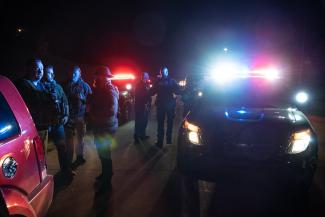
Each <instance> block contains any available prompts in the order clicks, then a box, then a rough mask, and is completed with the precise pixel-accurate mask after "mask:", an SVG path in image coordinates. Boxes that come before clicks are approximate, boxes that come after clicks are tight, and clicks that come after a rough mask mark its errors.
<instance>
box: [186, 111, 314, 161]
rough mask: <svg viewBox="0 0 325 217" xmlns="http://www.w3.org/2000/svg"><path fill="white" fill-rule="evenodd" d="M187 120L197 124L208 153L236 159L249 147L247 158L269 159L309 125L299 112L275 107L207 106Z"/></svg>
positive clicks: (282, 149) (281, 150)
mask: <svg viewBox="0 0 325 217" xmlns="http://www.w3.org/2000/svg"><path fill="white" fill-rule="evenodd" d="M188 120H189V121H190V122H191V123H194V124H196V125H198V126H199V127H200V129H201V135H202V139H203V141H204V143H205V144H206V145H207V147H208V149H209V150H210V151H211V153H215V154H218V153H219V154H220V153H222V154H224V155H228V154H238V156H234V157H235V158H236V159H237V158H240V157H243V151H242V149H243V147H245V148H247V150H248V147H249V150H250V151H248V152H247V155H248V156H246V157H249V158H252V159H255V160H266V159H269V158H271V157H272V156H275V155H276V153H279V152H284V151H285V148H286V146H287V145H288V141H289V139H290V137H291V135H292V133H293V132H295V131H296V130H299V129H304V128H308V127H310V124H309V122H308V120H307V118H306V117H305V116H304V114H303V113H302V112H300V111H296V110H291V109H275V108H252V109H249V108H234V107H232V108H209V109H206V110H201V111H197V112H193V113H192V114H190V115H189V117H188ZM220 150H223V151H224V152H225V153H223V152H222V151H220ZM236 150H241V151H240V152H237V151H236ZM245 150H246V149H245ZM245 153H246V152H245ZM256 153H258V154H256Z"/></svg>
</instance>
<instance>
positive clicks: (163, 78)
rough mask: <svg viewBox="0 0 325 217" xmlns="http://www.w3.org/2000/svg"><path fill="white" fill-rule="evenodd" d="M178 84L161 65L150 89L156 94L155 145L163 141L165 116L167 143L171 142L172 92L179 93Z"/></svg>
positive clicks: (173, 105) (173, 111)
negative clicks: (156, 125)
mask: <svg viewBox="0 0 325 217" xmlns="http://www.w3.org/2000/svg"><path fill="white" fill-rule="evenodd" d="M179 91H180V90H179V86H178V84H177V83H176V81H175V80H174V79H171V78H170V77H169V76H168V68H167V67H166V66H164V67H162V69H161V70H160V78H158V80H157V81H156V82H155V84H154V85H153V87H152V89H151V95H155V94H157V98H156V106H157V121H158V134H157V137H158V138H157V143H156V145H157V147H159V148H162V146H163V142H164V131H165V130H164V123H165V116H167V131H166V137H167V144H172V132H173V120H174V116H175V107H176V99H175V96H174V94H179Z"/></svg>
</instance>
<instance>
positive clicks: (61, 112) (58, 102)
mask: <svg viewBox="0 0 325 217" xmlns="http://www.w3.org/2000/svg"><path fill="white" fill-rule="evenodd" d="M43 86H44V88H45V90H46V92H47V93H49V94H50V95H51V97H52V100H53V101H54V102H55V106H56V115H57V120H58V123H60V122H61V120H62V119H63V118H64V117H66V116H69V103H68V99H67V97H66V95H65V93H64V91H63V89H62V87H61V85H59V84H58V83H57V82H56V81H55V80H53V81H52V82H48V81H44V82H43Z"/></svg>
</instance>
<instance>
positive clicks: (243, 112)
mask: <svg viewBox="0 0 325 217" xmlns="http://www.w3.org/2000/svg"><path fill="white" fill-rule="evenodd" d="M237 113H239V114H241V115H242V114H246V113H247V111H245V110H238V111H237Z"/></svg>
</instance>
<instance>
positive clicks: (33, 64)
mask: <svg viewBox="0 0 325 217" xmlns="http://www.w3.org/2000/svg"><path fill="white" fill-rule="evenodd" d="M42 78H43V63H42V61H41V60H40V59H37V58H33V59H30V60H28V61H27V63H26V75H25V76H24V77H23V78H20V79H18V80H17V81H16V82H15V85H16V87H17V89H18V91H19V93H20V95H21V96H22V98H23V99H24V101H25V103H26V105H27V107H28V109H29V112H30V114H31V116H32V118H33V120H34V123H35V126H36V129H37V131H38V135H39V136H40V138H41V140H42V142H43V150H44V155H45V159H46V156H47V142H48V127H49V126H50V125H52V124H53V123H55V122H56V115H55V110H56V109H55V102H54V101H53V100H52V98H51V96H50V95H49V94H48V93H47V92H46V91H45V89H44V86H43V84H42V82H41V80H42Z"/></svg>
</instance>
